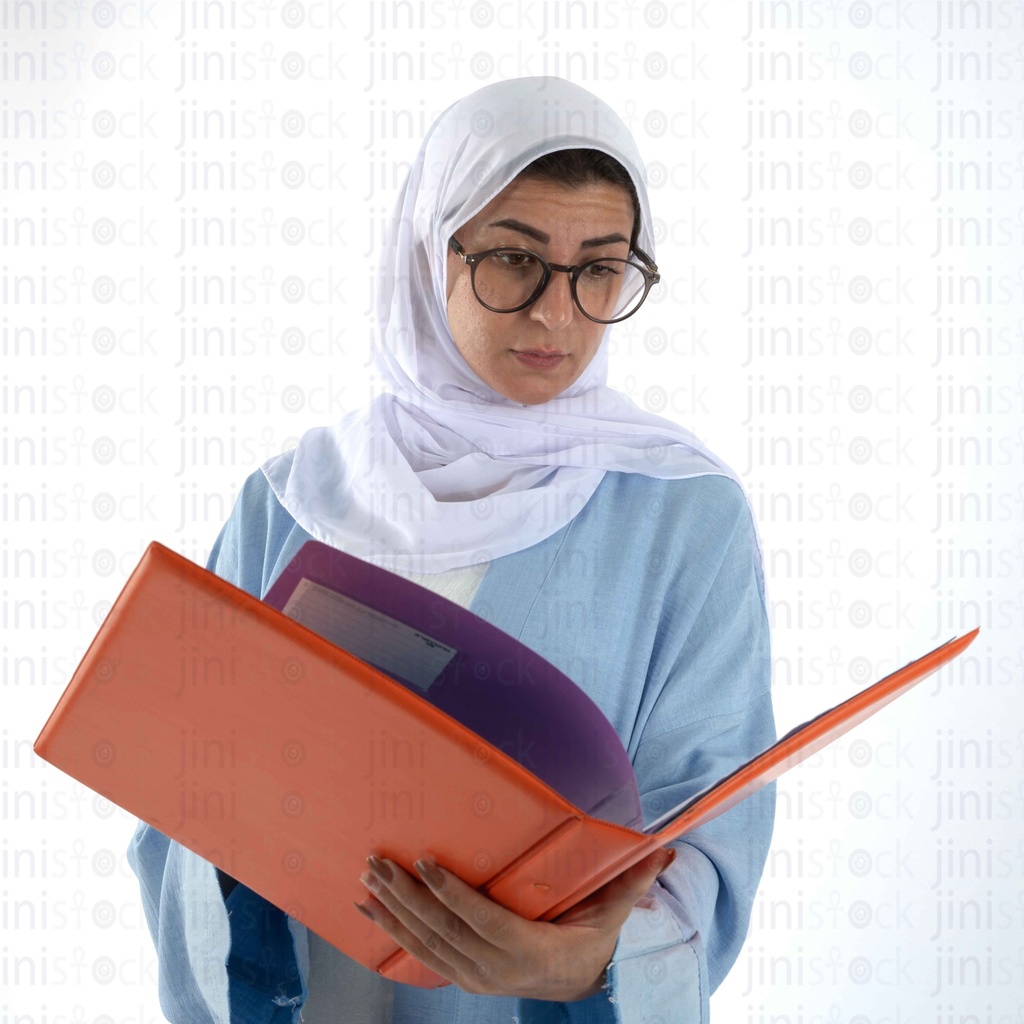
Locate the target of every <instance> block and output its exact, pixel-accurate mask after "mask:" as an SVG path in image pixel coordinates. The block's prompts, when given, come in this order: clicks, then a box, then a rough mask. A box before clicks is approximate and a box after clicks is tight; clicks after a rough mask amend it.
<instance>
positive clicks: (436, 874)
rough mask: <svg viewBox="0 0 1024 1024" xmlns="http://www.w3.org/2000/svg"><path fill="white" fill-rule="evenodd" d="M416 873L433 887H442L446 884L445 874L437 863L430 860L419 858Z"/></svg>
mask: <svg viewBox="0 0 1024 1024" xmlns="http://www.w3.org/2000/svg"><path fill="white" fill-rule="evenodd" d="M413 866H414V867H415V868H416V874H418V875H419V876H420V878H422V879H423V881H424V882H426V883H427V885H429V886H430V888H431V889H440V888H441V886H442V885H444V875H443V874H441V871H440V870H439V869H438V867H437V865H436V864H431V863H430V861H429V860H418V861H416V863H415V865H413Z"/></svg>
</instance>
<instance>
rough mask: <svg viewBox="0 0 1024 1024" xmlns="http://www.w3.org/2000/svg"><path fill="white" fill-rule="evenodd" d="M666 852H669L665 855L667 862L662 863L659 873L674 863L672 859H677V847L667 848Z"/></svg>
mask: <svg viewBox="0 0 1024 1024" xmlns="http://www.w3.org/2000/svg"><path fill="white" fill-rule="evenodd" d="M665 853H666V854H667V856H666V857H665V863H664V864H662V865H661V867H660V868H659V870H658V874H661V872H662V871H664V870H665V869H666V868H667V867H668V866H669V865H670V864H671V863H672V861H674V860H675V859H676V851H675V849H670V850H666V851H665Z"/></svg>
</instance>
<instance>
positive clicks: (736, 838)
mask: <svg viewBox="0 0 1024 1024" xmlns="http://www.w3.org/2000/svg"><path fill="white" fill-rule="evenodd" d="M309 539H310V537H309V534H307V533H306V531H305V530H303V529H302V528H301V527H300V526H298V524H297V523H296V522H295V520H294V519H292V517H291V515H290V514H289V513H288V512H287V511H285V509H284V508H283V507H282V506H281V505H280V503H279V502H278V501H277V498H276V497H275V496H274V494H273V492H272V491H271V489H270V487H269V485H268V484H267V482H266V479H265V478H264V476H263V474H262V473H261V472H259V471H257V472H255V473H253V474H252V476H250V477H249V479H248V480H247V481H246V483H245V485H244V486H243V489H242V492H241V494H240V495H239V498H238V502H237V504H236V506H235V509H234V511H233V512H232V514H231V517H230V518H229V519H228V521H227V523H226V524H225V526H224V528H223V530H222V531H221V534H220V536H219V537H218V538H217V541H216V543H215V545H214V547H213V551H212V553H211V555H210V561H209V563H208V567H209V568H210V569H212V570H213V571H214V572H216V573H217V574H218V575H219V576H222V577H223V578H224V579H227V580H229V581H230V582H232V583H234V584H236V585H237V586H239V587H241V588H242V589H243V590H246V591H248V592H249V593H251V594H253V595H255V596H257V597H262V596H263V595H264V594H265V593H266V592H267V590H268V589H269V587H270V586H271V584H272V583H273V582H274V580H275V579H276V578H277V576H278V575H279V574H280V572H281V571H282V570H283V569H284V567H285V566H286V565H287V564H288V562H289V561H290V560H291V558H292V557H293V556H294V555H295V553H296V552H297V551H298V549H299V548H300V547H301V546H302V544H303V543H304V542H305V541H307V540H309ZM470 607H471V608H472V610H473V611H474V612H476V614H478V615H480V616H481V617H483V618H484V619H487V620H488V621H490V622H492V623H493V624H494V625H496V626H498V627H499V628H500V629H503V630H504V631H505V632H507V633H510V634H512V635H513V636H515V637H517V638H518V639H519V640H521V641H522V642H523V643H525V644H526V645H527V646H529V647H531V648H533V649H534V650H535V651H537V652H538V653H539V654H541V655H542V656H543V657H545V658H547V659H548V660H549V661H551V662H552V663H553V664H554V665H556V666H557V667H558V668H560V669H561V670H562V671H563V672H565V673H566V674H567V675H568V676H569V677H570V678H572V679H573V680H575V682H576V683H577V684H578V685H579V686H581V687H582V688H583V689H584V690H585V691H586V692H587V693H588V694H589V695H590V697H591V698H592V699H593V700H594V701H595V702H596V703H597V704H598V706H599V707H600V708H601V710H602V711H603V712H604V714H605V715H606V716H607V718H608V719H609V720H610V721H611V723H612V724H613V725H614V726H615V729H616V731H617V732H618V734H619V737H620V738H621V740H622V743H623V745H624V746H625V747H626V749H627V751H628V752H629V755H630V757H631V759H632V761H633V767H634V770H635V772H636V776H637V781H638V784H639V788H640V795H641V799H642V803H643V808H644V817H645V820H647V821H651V820H653V819H654V818H656V817H658V816H659V815H661V814H662V813H663V812H665V811H666V810H668V809H669V808H671V807H673V806H675V805H676V804H678V803H680V802H681V801H683V800H684V799H686V798H687V797H689V796H691V795H692V794H694V793H696V792H698V791H700V790H701V789H704V788H705V787H706V786H708V785H709V784H711V783H712V782H714V781H716V780H717V779H719V778H720V777H722V776H723V775H725V774H727V773H728V772H730V771H732V770H733V769H735V768H736V767H738V766H739V765H740V764H741V763H743V762H744V761H746V760H748V759H749V758H750V757H752V756H753V755H754V754H756V753H758V752H760V751H761V750H763V749H764V748H765V747H767V746H768V745H769V744H770V743H771V742H772V741H773V740H774V738H775V726H774V719H773V715H772V706H771V696H770V692H769V684H770V658H769V642H768V621H767V615H766V612H765V602H764V586H763V579H762V577H761V572H760V566H759V563H758V558H757V550H756V542H755V539H754V534H753V527H752V523H751V518H750V513H749V510H748V507H747V504H746V501H745V499H744V496H743V493H742V491H741V489H740V487H739V485H738V484H736V483H735V482H734V481H733V480H731V479H729V478H727V477H723V476H718V475H708V476H701V477H691V478H688V479H684V480H657V479H653V478H651V477H645V476H640V475H636V474H624V473H608V474H606V475H605V477H604V479H603V481H602V482H601V484H600V486H599V487H598V489H597V491H596V492H595V493H594V495H593V497H592V498H591V499H590V501H589V502H588V503H587V505H586V506H585V507H584V508H583V509H582V510H581V511H580V512H579V513H578V514H577V515H576V517H575V518H574V519H573V520H572V521H571V522H570V523H569V524H568V525H567V526H565V527H563V528H562V529H561V530H559V531H558V532H557V533H555V534H554V535H553V536H551V537H549V538H548V539H547V540H545V541H542V542H541V543H539V544H536V545H534V546H533V547H530V548H527V549H526V550H524V551H520V552H517V553H515V554H512V555H506V556H504V557H502V558H498V559H495V560H494V561H493V562H492V563H491V564H490V566H489V567H488V570H487V573H486V575H485V576H484V578H483V581H482V582H481V584H480V586H479V588H478V589H477V591H476V593H475V595H474V597H473V600H472V603H471V604H470ZM774 806H775V798H774V787H772V786H769V787H767V788H765V789H763V790H761V791H760V792H759V793H757V794H755V795H754V796H751V797H749V798H748V799H747V800H745V801H743V802H742V803H740V804H738V805H737V806H736V807H734V808H732V809H731V810H729V811H728V812H726V813H725V814H723V815H721V816H720V817H718V818H716V819H714V820H713V821H711V822H708V823H707V824H706V825H703V826H701V827H700V828H699V829H696V830H694V831H693V832H690V833H688V834H687V835H686V836H685V837H684V838H683V839H681V840H678V841H677V842H676V843H674V844H673V845H674V846H675V848H676V850H677V856H676V860H675V862H674V863H673V864H672V865H671V866H670V867H669V869H668V870H667V871H665V872H664V873H663V874H662V875H661V876H660V877H659V879H658V881H657V883H656V884H655V886H654V888H653V889H652V890H651V891H650V893H649V894H648V896H647V897H646V898H645V899H644V900H642V901H641V902H640V903H639V904H638V905H637V906H636V907H635V908H634V909H633V911H632V913H631V914H630V916H629V918H628V919H627V921H626V924H625V926H624V927H623V929H622V932H621V934H620V936H619V941H618V944H617V946H616V949H615V955H614V958H613V962H612V966H611V968H610V969H609V973H608V977H609V983H610V984H609V990H608V991H607V992H601V993H598V994H597V995H595V996H592V997H591V998H589V999H585V1000H581V1001H579V1002H574V1003H551V1002H540V1001H536V1000H525V999H523V1000H520V999H515V998H511V997H509V998H504V997H501V998H499V997H494V996H474V995H469V994H467V993H465V992H462V991H461V990H460V989H458V988H457V987H455V986H453V985H449V986H446V987H444V988H440V989H418V988H413V987H411V986H406V985H400V984H396V983H394V982H389V981H385V980H384V979H379V984H380V985H385V986H390V992H389V995H390V1005H391V1021H392V1022H393V1024H405V1022H415V1024H434V1022H437V1024H441V1022H445V1024H498V1022H501V1024H512V1021H513V1020H516V1021H518V1022H519V1024H548V1022H555V1021H562V1022H565V1021H569V1022H572V1024H598V1022H608V1024H612V1022H616V1024H641V1022H646V1024H657V1022H664V1024H667V1022H669V1021H685V1022H688V1024H689V1022H694V1024H695V1022H698V1021H701V1022H704V1021H707V1020H708V1000H709V997H710V994H711V992H713V991H714V989H715V988H717V986H718V985H719V984H720V983H721V981H722V979H723V978H724V977H725V974H726V972H727V971H728V970H729V969H730V967H731V966H732V965H733V963H734V962H735V960H736V957H737V956H738V955H739V952H740V948H741V946H742V943H743V940H744V937H745V935H746V930H747V924H748V921H749V916H750V909H751V905H752V903H753V899H754V895H755V892H756V889H757V884H758V880H759V878H760V875H761V871H762V869H763V867H764V862H765V858H766V857H767V853H768V846H769V842H770V839H771V831H772V822H773V816H774ZM128 859H129V862H130V863H131V866H132V868H133V869H134V871H135V873H136V874H137V875H138V877H139V881H140V884H141V889H142V897H143V903H144V907H145V912H146V918H147V921H148V923H149V927H150V930H151V932H152V934H153V939H154V942H155V944H156V949H157V955H158V959H159V986H160V1005H161V1007H162V1009H163V1011H164V1013H165V1015H166V1016H167V1018H168V1019H169V1020H170V1021H172V1022H173V1024H179V1022H180V1024H206V1022H216V1024H229V1022H230V1024H234V1022H236V1021H237V1022H245V1024H299V1020H300V1010H301V1007H302V1004H303V1002H304V1001H305V1000H306V998H307V996H308V987H307V981H308V976H309V959H308V938H307V936H308V932H307V930H306V928H305V927H304V926H303V925H301V924H300V923H299V922H298V921H296V920H294V919H293V918H290V917H288V916H286V915H285V914H284V913H283V912H282V911H281V910H278V909H277V908H276V907H274V906H273V905H272V904H270V903H268V902H267V901H266V900H264V899H263V898H262V897H261V896H258V895H257V894H256V893H254V892H252V891H251V890H250V889H248V888H246V887H245V886H243V885H238V886H237V887H236V888H235V889H234V891H232V892H231V893H230V895H229V896H228V898H227V900H226V901H224V900H223V899H222V898H221V895H220V889H219V886H218V883H217V879H216V873H215V870H214V868H213V865H212V864H209V863H208V862H206V861H204V860H202V859H201V858H199V857H198V856H196V855H195V854H193V853H191V851H189V850H186V849H185V848H184V847H182V846H180V845H179V844H177V843H175V842H172V841H170V840H169V839H168V838H167V837H166V836H164V835H162V834H161V833H160V832H158V831H157V830H156V829H154V828H152V827H151V826H148V825H146V824H144V823H140V824H139V826H138V828H137V830H136V832H135V835H134V837H133V839H132V842H131V845H130V847H129V850H128ZM367 978H368V979H372V980H373V987H376V986H377V985H378V981H377V979H375V977H374V976H373V975H371V974H369V972H367ZM353 1000H354V1001H355V1002H357V1001H358V997H357V996H356V995H355V994H353ZM353 1019H360V1016H359V1009H358V1006H357V1005H352V1006H351V1007H339V1008H338V1014H337V1020H339V1021H349V1020H353ZM317 1024H319V1022H317Z"/></svg>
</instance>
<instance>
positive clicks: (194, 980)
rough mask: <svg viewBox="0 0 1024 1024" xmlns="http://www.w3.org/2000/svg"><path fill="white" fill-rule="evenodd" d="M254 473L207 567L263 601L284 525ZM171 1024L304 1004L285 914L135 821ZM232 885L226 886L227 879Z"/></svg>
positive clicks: (136, 858)
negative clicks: (223, 882) (224, 888)
mask: <svg viewBox="0 0 1024 1024" xmlns="http://www.w3.org/2000/svg"><path fill="white" fill-rule="evenodd" d="M261 477H262V474H259V473H258V471H257V474H253V475H252V476H251V477H250V478H249V479H248V480H247V481H246V483H245V485H244V486H243V488H242V491H241V493H240V494H239V497H238V500H237V502H236V504H235V507H234V510H233V511H232V513H231V516H230V517H229V519H228V520H227V522H226V523H225V524H224V526H223V528H222V529H221V531H220V534H219V536H218V537H217V540H216V542H215V543H214V546H213V549H212V551H211V554H210V558H209V561H208V562H207V568H208V569H210V570H211V571H212V572H215V573H216V574H217V575H218V576H221V577H222V578H223V579H226V580H227V581H228V582H230V583H234V584H235V585H236V586H238V587H240V588H241V589H243V590H246V591H247V592H249V593H251V594H253V595H254V596H256V597H261V596H262V594H263V592H264V590H265V573H266V571H267V566H268V565H269V566H271V567H272V566H273V565H274V564H275V562H276V559H275V558H274V557H270V556H271V555H272V553H273V552H274V551H275V550H276V549H280V547H281V546H282V545H283V543H284V536H285V535H286V534H287V532H288V528H289V521H285V520H282V519H281V518H280V517H278V518H277V520H275V519H274V517H273V510H274V505H273V504H272V503H271V502H270V501H268V495H269V497H270V498H272V497H273V495H272V492H269V490H268V489H267V488H266V487H264V486H262V481H261ZM128 861H129V864H130V865H131V867H132V870H133V871H134V872H135V874H136V875H137V877H138V879H139V885H140V888H141V892H142V900H143V907H144V910H145V913H146V920H147V923H148V925H149V930H150V933H151V934H152V936H153V942H154V944H155V946H156V952H157V960H158V964H159V968H158V969H159V995H160V1008H161V1009H162V1010H163V1013H164V1015H165V1016H166V1017H167V1019H168V1020H169V1021H170V1022H171V1024H292V1022H293V1020H294V1019H295V1018H297V1015H298V1006H299V1005H301V1001H302V998H303V997H304V991H303V982H302V979H301V977H300V972H299V967H298V963H297V958H296V952H295V944H294V942H293V939H292V935H291V932H290V930H289V926H288V923H287V922H288V919H287V917H286V916H285V914H284V913H283V912H282V911H281V910H279V909H278V908H277V907H275V906H273V905H272V904H271V903H269V902H267V900H265V899H263V898H262V897H261V896H259V895H258V894H257V893H255V892H253V891H252V890H251V889H248V888H247V887H246V886H244V885H241V884H237V885H235V886H234V887H233V888H232V889H231V891H230V893H229V895H228V896H227V898H226V899H225V898H224V897H223V895H222V888H221V882H220V880H221V878H223V879H227V877H228V876H225V875H222V874H221V873H220V872H218V871H217V870H216V869H215V868H214V866H213V865H212V864H210V863H209V862H208V861H205V860H203V859H202V858H200V857H199V856H197V855H196V854H194V853H192V851H190V850H188V849H186V848H185V847H183V846H181V845H180V844H178V843H176V842H174V841H173V840H171V839H169V838H168V837H167V836H165V835H163V834H162V833H161V832H159V831H158V830H157V829H155V828H153V827H152V826H151V825H147V824H146V823H145V822H139V824H138V826H137V828H136V830H135V834H134V836H133V838H132V841H131V844H130V846H129V849H128ZM231 881H233V880H231Z"/></svg>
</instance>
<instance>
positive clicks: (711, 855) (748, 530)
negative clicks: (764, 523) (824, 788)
mask: <svg viewBox="0 0 1024 1024" xmlns="http://www.w3.org/2000/svg"><path fill="white" fill-rule="evenodd" d="M709 492H710V493H716V494H717V495H718V496H719V497H720V498H723V499H724V505H721V506H718V503H717V502H716V503H715V504H716V506H717V507H715V508H713V509H708V510H706V511H707V512H708V513H709V514H707V515H702V516H701V517H700V519H701V520H702V522H701V523H700V524H699V525H698V524H697V523H694V524H691V527H690V529H689V530H688V532H690V533H694V532H697V533H699V532H700V531H701V530H707V531H708V533H707V537H706V541H705V543H703V544H698V545H697V548H698V549H703V550H704V551H706V552H707V561H706V564H705V565H704V566H702V567H701V571H698V572H694V569H695V568H696V567H695V566H694V565H693V564H692V562H691V564H690V566H689V569H688V579H689V580H690V581H693V580H694V579H697V580H699V579H701V578H702V577H703V578H704V579H707V580H709V581H710V582H709V584H708V587H707V592H706V594H705V595H704V599H703V603H702V605H701V608H700V612H699V614H698V615H697V616H696V618H695V619H694V620H693V622H692V624H691V625H690V626H689V627H688V629H687V631H686V634H685V636H681V635H676V636H674V637H673V635H672V634H673V629H672V627H671V625H667V626H666V632H665V640H666V645H665V646H666V651H671V650H674V652H675V656H674V658H672V659H671V665H670V668H668V669H667V671H666V672H665V677H666V678H665V680H664V683H663V685H662V689H661V692H660V695H659V699H658V703H657V706H656V710H655V712H654V713H653V714H652V715H651V716H650V718H649V719H648V720H647V722H646V725H645V728H644V735H643V741H642V742H641V744H640V746H639V748H638V750H637V754H636V758H635V760H634V768H635V770H636V774H637V781H638V782H639V784H640V792H641V797H642V799H643V801H644V805H645V816H646V817H647V818H648V820H650V819H651V818H652V817H654V816H656V815H659V814H661V813H663V812H665V811H666V810H668V809H669V808H671V807H673V806H675V805H677V804H678V803H680V802H681V801H682V800H684V799H686V798H688V797H689V796H691V795H692V794H693V793H695V792H699V791H700V790H701V789H703V788H705V787H706V786H708V785H710V784H711V783H712V782H714V781H716V780H717V779H719V778H721V777H722V776H724V775H725V774H727V773H728V772H729V771H731V770H733V769H734V768H736V767H738V766H739V764H741V763H743V762H744V761H746V760H748V759H749V758H751V757H753V756H754V755H755V754H758V753H760V752H761V751H762V750H764V749H765V748H766V747H768V746H770V745H771V743H772V742H774V740H775V721H774V715H773V712H772V704H771V695H770V685H771V678H770V677H771V656H770V645H769V632H768V617H767V611H766V607H765V597H764V582H763V575H762V569H761V565H760V559H759V556H758V552H757V542H756V539H755V536H754V530H753V521H752V518H751V516H750V513H749V509H748V508H747V506H746V502H745V500H744V499H743V498H742V496H741V494H740V492H739V488H734V487H733V485H731V484H729V483H727V482H726V481H724V480H721V479H719V480H717V481H715V483H714V484H713V486H711V487H710V488H709ZM712 511H713V512H715V514H714V515H711V514H710V513H711V512H712ZM730 524H731V525H732V531H731V534H730V533H729V532H728V528H729V526H730ZM715 531H717V533H718V536H719V538H721V537H722V533H723V532H724V533H725V536H726V542H725V543H724V544H723V543H722V541H721V540H719V541H718V543H714V542H713V541H712V534H713V532H715ZM693 585H694V584H693V583H692V582H690V583H689V586H691V587H692V586H693ZM679 780H685V781H683V782H682V783H681V782H680V781H679ZM774 812H775V788H774V785H770V786H768V787H766V788H765V789H762V790H761V791H760V792H758V793H756V794H754V795H752V796H750V797H748V798H747V799H746V800H745V801H743V802H742V803H740V804H738V805H737V806H736V807H733V808H732V809H731V810H729V811H727V812H726V813H725V814H722V815H720V816H719V817H718V818H715V819H713V820H712V821H710V822H708V823H707V824H706V825H703V826H702V827H700V828H698V829H695V830H694V831H692V832H690V833H688V834H687V835H685V836H684V837H683V838H682V839H681V840H678V841H676V842H675V843H673V844H672V845H673V846H674V847H675V849H676V860H675V861H674V862H673V863H672V865H671V866H670V867H669V869H668V870H667V871H665V872H664V873H663V874H662V875H661V876H660V877H659V879H658V881H657V883H656V884H655V886H654V888H653V889H652V890H651V892H650V893H649V895H648V897H647V899H646V900H644V901H642V902H641V903H640V904H638V905H637V906H636V907H635V908H634V910H633V912H632V913H631V915H630V917H629V918H628V919H627V921H626V924H625V926H624V927H623V930H622V932H621V933H620V936H619V942H618V945H617V947H616V951H615V955H614V957H613V961H612V966H611V968H610V970H609V975H608V976H609V981H610V992H609V995H610V1002H611V1008H612V1009H614V1016H608V1017H607V1019H608V1020H609V1021H611V1020H614V1021H615V1022H616V1024H640V1022H642V1021H656V1020H665V1021H668V1020H679V1019H685V1020H687V1021H693V1022H694V1024H696V1022H698V1021H699V1022H702V1024H705V1022H707V1021H708V1019H709V1013H710V1009H709V999H710V995H711V993H712V992H713V991H714V990H715V989H716V988H717V987H718V986H719V984H721V982H722V979H723V978H724V977H725V975H726V973H727V972H728V970H729V969H730V968H731V967H732V965H733V963H734V962H735V960H736V958H737V956H738V955H739V952H740V950H741V948H742V945H743V941H744V939H745V937H746V932H747V926H748V924H749V918H750V911H751V907H752V906H753V901H754V897H755V895H756V891H757V885H758V883H759V880H760V877H761V872H762V870H763V867H764V862H765V859H766V858H767V856H768V849H769V845H770V843H771V835H772V827H773V823H774ZM592 1019H594V1020H597V1019H598V1018H592Z"/></svg>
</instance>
